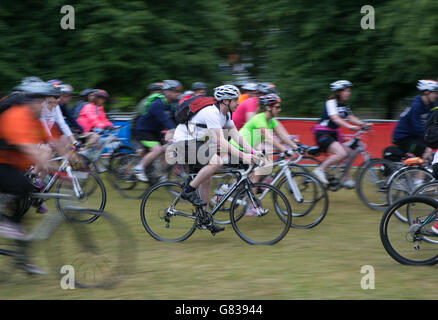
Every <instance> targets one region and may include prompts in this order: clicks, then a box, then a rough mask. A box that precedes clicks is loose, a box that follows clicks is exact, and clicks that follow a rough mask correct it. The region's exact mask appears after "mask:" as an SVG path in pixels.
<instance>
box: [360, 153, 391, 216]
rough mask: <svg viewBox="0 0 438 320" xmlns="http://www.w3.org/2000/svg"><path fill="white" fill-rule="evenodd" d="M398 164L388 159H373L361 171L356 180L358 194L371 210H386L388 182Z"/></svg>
mask: <svg viewBox="0 0 438 320" xmlns="http://www.w3.org/2000/svg"><path fill="white" fill-rule="evenodd" d="M397 167H398V166H397V164H396V163H394V162H392V161H389V160H386V159H373V160H371V161H369V162H368V163H367V164H366V165H365V166H364V167H363V168H362V170H360V172H359V174H358V176H357V178H356V193H357V195H358V197H359V199H360V200H362V202H363V203H364V204H365V205H366V206H367V207H368V208H370V209H373V210H385V208H386V207H387V206H388V199H387V196H386V190H387V182H388V179H389V177H390V176H391V174H392V173H393V172H394V170H395V169H396V168H397Z"/></svg>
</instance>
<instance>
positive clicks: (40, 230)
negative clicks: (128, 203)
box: [0, 193, 136, 288]
mask: <svg viewBox="0 0 438 320" xmlns="http://www.w3.org/2000/svg"><path fill="white" fill-rule="evenodd" d="M15 197H16V196H13V195H8V194H0V212H2V213H4V212H6V207H8V206H9V205H10V204H11V203H14V202H15V201H16V200H15ZM29 197H30V198H31V199H33V200H35V201H38V200H45V201H47V200H49V199H55V201H57V204H56V210H52V209H51V210H49V212H47V213H46V214H45V215H44V216H42V218H41V219H38V220H37V221H30V222H31V226H30V227H29V232H25V234H26V236H24V237H21V238H5V237H2V238H0V256H3V257H4V259H1V260H0V261H1V263H0V268H1V270H0V281H1V282H10V281H12V279H14V277H16V276H18V274H19V272H17V271H20V270H21V271H24V272H28V269H26V268H25V266H26V264H27V263H29V261H30V258H32V259H31V260H32V262H33V261H35V262H36V263H38V265H41V263H42V265H43V266H44V261H45V260H47V261H48V266H47V267H48V270H47V271H49V270H51V271H52V273H53V274H54V275H55V276H57V277H61V278H62V276H63V275H64V274H65V272H64V271H63V270H64V268H66V267H68V268H70V269H69V271H70V272H71V271H73V274H71V273H70V274H69V275H70V276H73V279H74V284H75V287H78V288H112V287H114V286H115V285H116V284H118V283H119V282H120V281H122V280H124V279H126V277H127V276H128V275H129V274H130V273H131V272H132V271H133V268H134V266H135V261H136V251H135V245H136V244H135V239H134V237H133V236H132V234H131V232H130V230H129V229H128V228H127V226H126V225H125V224H124V223H123V222H122V221H120V220H119V219H118V218H117V217H115V216H114V215H111V214H110V213H108V212H103V211H98V210H94V209H90V208H87V207H84V206H83V204H82V203H81V202H80V201H77V198H76V197H74V196H72V195H71V194H66V193H32V194H30V195H29ZM61 201H63V202H62V205H61V206H60V205H59V204H60V203H61ZM75 215H80V216H84V215H88V216H91V218H90V220H96V219H97V218H99V221H98V222H96V223H92V224H83V223H78V222H77V220H80V219H66V216H68V217H74V216H75ZM35 217H36V216H33V218H35ZM40 217H41V216H40ZM28 218H29V217H28ZM0 219H5V216H4V215H0ZM26 220H35V219H26ZM23 223H24V221H23ZM23 223H22V224H23ZM27 227H28V226H26V228H27ZM43 256H46V259H42V258H43ZM69 281H72V278H70V280H69ZM57 282H58V283H60V282H59V279H58V280H57ZM70 284H71V283H70Z"/></svg>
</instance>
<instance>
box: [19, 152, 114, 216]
mask: <svg viewBox="0 0 438 320" xmlns="http://www.w3.org/2000/svg"><path fill="white" fill-rule="evenodd" d="M74 155H75V151H74V150H71V151H69V152H68V154H67V155H66V156H61V157H55V158H53V159H51V160H50V161H60V165H59V167H58V169H57V170H56V171H55V172H51V174H49V175H48V176H47V177H46V179H47V180H48V181H47V183H46V184H45V185H44V186H43V187H42V188H41V190H40V192H41V193H48V192H49V191H50V190H51V189H52V188H53V187H54V186H55V191H56V192H59V191H60V190H61V189H64V192H65V193H68V194H70V195H71V196H72V197H74V198H75V200H76V201H79V202H81V203H82V204H83V205H86V206H87V208H89V209H93V210H97V211H103V210H104V209H105V205H106V188H105V185H104V183H103V182H102V180H101V179H100V178H99V176H98V175H97V174H96V173H94V172H92V171H86V170H83V168H81V167H80V165H78V164H77V163H76V162H75V159H74ZM71 159H72V160H71ZM33 170H34V168H33V167H31V168H30V169H29V170H28V171H27V172H26V173H25V176H27V177H29V178H30V179H31V180H32V179H33V180H34V182H35V179H36V176H35V175H34V174H33ZM42 201H43V199H42V198H39V199H36V198H32V197H25V198H23V199H22V201H21V208H20V214H21V215H23V214H25V213H26V212H27V211H28V210H29V208H30V207H31V206H32V205H33V206H37V207H38V206H39V205H41V203H42ZM64 201H65V200H64V199H62V198H60V199H56V201H55V202H56V205H57V207H58V209H59V210H60V213H61V214H62V215H64V217H65V218H66V219H68V220H74V221H76V222H82V223H91V222H93V221H95V220H96V219H97V218H99V215H91V216H90V215H87V214H85V215H83V216H81V215H79V214H76V215H74V216H72V217H69V216H68V214H67V213H66V212H64V211H63V209H62V207H63V202H64Z"/></svg>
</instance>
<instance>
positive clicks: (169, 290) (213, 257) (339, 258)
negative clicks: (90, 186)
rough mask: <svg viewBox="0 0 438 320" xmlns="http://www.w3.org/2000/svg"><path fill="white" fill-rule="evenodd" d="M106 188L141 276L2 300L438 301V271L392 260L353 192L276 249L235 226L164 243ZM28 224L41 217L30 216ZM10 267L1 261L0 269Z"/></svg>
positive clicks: (14, 285)
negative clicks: (369, 274) (368, 280)
mask: <svg viewBox="0 0 438 320" xmlns="http://www.w3.org/2000/svg"><path fill="white" fill-rule="evenodd" d="M104 181H105V184H106V186H107V191H108V202H107V206H106V209H107V210H108V211H110V212H112V213H114V214H115V215H117V216H118V217H119V218H120V219H122V220H123V221H124V222H126V224H128V225H129V227H130V228H131V231H132V233H133V234H134V236H135V239H136V240H137V241H136V244H137V253H138V255H137V263H136V269H135V271H134V272H133V273H132V274H131V275H130V276H129V278H128V279H126V280H125V281H123V282H122V283H120V284H119V285H118V286H117V287H115V288H113V289H109V290H103V289H75V290H63V289H61V287H60V282H59V278H58V277H56V275H55V274H53V273H51V274H49V275H47V276H36V277H28V276H25V275H22V274H17V275H14V276H12V277H11V278H10V279H8V280H7V281H5V282H4V283H1V284H0V299H147V300H155V299H160V300H164V299H201V300H202V299H211V300H216V299H286V300H293V299H409V300H412V299H437V298H438V292H436V291H437V290H433V289H432V287H434V286H435V283H434V282H433V281H431V279H433V275H434V272H436V271H437V270H436V267H435V266H431V267H412V266H403V265H401V264H399V263H397V262H396V261H394V260H393V259H392V258H391V257H390V256H389V255H388V254H387V253H386V251H385V250H384V249H383V247H382V244H381V242H380V237H379V223H380V217H381V214H382V212H377V211H372V210H369V209H368V208H367V207H365V205H363V204H362V203H361V202H360V200H359V199H358V197H357V195H356V193H355V191H354V190H344V189H342V190H340V191H338V192H329V197H330V207H329V212H328V214H327V216H326V218H325V219H324V220H323V221H322V222H321V224H320V225H318V226H317V227H315V228H313V229H309V230H298V229H291V230H290V232H289V233H288V235H287V236H286V238H285V239H283V240H282V241H281V242H279V243H278V244H276V245H274V246H251V245H248V244H246V243H245V242H243V241H242V240H241V239H240V238H239V237H238V236H237V235H236V234H235V233H234V231H233V229H232V227H231V226H230V225H228V226H226V230H225V231H223V232H221V233H219V234H217V235H216V236H214V237H213V236H211V234H210V233H209V232H206V231H204V232H203V231H200V230H197V231H195V233H194V234H193V235H192V237H190V238H189V239H188V240H186V241H184V242H182V243H162V242H158V241H156V240H154V239H152V238H151V237H150V236H149V235H148V234H147V233H146V232H145V230H144V228H143V226H142V224H141V221H140V217H139V208H140V200H129V199H125V198H123V197H121V196H120V195H119V194H118V193H117V192H116V191H115V190H114V189H112V188H111V187H110V185H109V183H107V181H106V180H105V179H104ZM26 218H28V219H33V220H35V219H38V218H39V216H38V215H36V214H35V213H34V209H31V211H30V212H29V213H28V216H27V217H26ZM95 223H99V220H97V221H96V222H95ZM109 238H110V237H109ZM38 252H39V251H38ZM8 261H9V260H8V259H7V258H5V257H0V265H3V266H4V265H5V264H6V263H7V262H8ZM38 261H39V260H38ZM364 265H371V266H373V267H374V271H375V289H374V290H364V289H362V288H361V279H362V277H363V276H364V274H362V273H361V268H362V267H363V266H364ZM427 288H429V289H427ZM426 289H427V290H426Z"/></svg>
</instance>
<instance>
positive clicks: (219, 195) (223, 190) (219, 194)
mask: <svg viewBox="0 0 438 320" xmlns="http://www.w3.org/2000/svg"><path fill="white" fill-rule="evenodd" d="M227 191H228V184H226V183H225V184H223V185H221V187H220V188H219V190H217V192H216V193H215V195H214V196H213V198H212V199H211V202H213V204H216V203H218V202H219V200H220V199H221V198H222V196H223V195H224V194H226V193H227Z"/></svg>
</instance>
